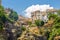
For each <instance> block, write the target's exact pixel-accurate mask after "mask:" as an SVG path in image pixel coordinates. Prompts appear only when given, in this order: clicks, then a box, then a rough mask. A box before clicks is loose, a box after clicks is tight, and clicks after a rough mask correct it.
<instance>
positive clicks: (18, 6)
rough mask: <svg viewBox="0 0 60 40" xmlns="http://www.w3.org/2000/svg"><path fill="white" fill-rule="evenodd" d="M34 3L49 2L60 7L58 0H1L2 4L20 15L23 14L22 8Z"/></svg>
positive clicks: (57, 7) (55, 6)
mask: <svg viewBox="0 0 60 40" xmlns="http://www.w3.org/2000/svg"><path fill="white" fill-rule="evenodd" d="M36 4H39V5H43V4H49V5H50V6H52V7H54V8H55V9H60V0H2V5H3V6H4V7H5V8H11V9H13V10H15V11H16V12H17V13H18V14H20V15H24V10H25V9H26V8H27V7H29V6H31V5H36Z"/></svg>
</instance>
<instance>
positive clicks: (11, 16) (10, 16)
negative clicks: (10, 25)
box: [9, 10, 18, 21]
mask: <svg viewBox="0 0 60 40" xmlns="http://www.w3.org/2000/svg"><path fill="white" fill-rule="evenodd" d="M9 18H10V19H11V20H14V21H17V19H18V14H17V12H15V11H13V10H11V13H10V14H9Z"/></svg>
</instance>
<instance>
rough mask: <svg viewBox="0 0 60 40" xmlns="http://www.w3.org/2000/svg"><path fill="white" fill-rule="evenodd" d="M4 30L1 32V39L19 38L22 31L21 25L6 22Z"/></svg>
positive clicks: (14, 39)
mask: <svg viewBox="0 0 60 40" xmlns="http://www.w3.org/2000/svg"><path fill="white" fill-rule="evenodd" d="M3 30H4V31H2V32H0V38H2V39H1V40H17V37H19V36H18V35H20V34H21V33H22V30H21V29H20V27H17V26H14V24H12V23H9V22H6V23H5V27H4V28H3Z"/></svg>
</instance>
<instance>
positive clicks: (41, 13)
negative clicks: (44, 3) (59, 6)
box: [31, 9, 56, 22]
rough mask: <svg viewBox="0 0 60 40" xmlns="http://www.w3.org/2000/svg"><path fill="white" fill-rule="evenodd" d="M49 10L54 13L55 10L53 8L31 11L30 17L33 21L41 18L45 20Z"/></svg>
mask: <svg viewBox="0 0 60 40" xmlns="http://www.w3.org/2000/svg"><path fill="white" fill-rule="evenodd" d="M49 12H51V13H53V14H56V10H54V9H48V10H47V11H39V10H37V11H34V12H31V19H32V21H33V22H34V21H35V20H43V21H44V22H47V21H48V13H49Z"/></svg>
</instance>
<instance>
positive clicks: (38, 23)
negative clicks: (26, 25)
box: [35, 20, 44, 26]
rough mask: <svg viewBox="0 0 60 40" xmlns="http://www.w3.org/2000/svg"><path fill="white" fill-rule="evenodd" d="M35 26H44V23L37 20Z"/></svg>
mask: <svg viewBox="0 0 60 40" xmlns="http://www.w3.org/2000/svg"><path fill="white" fill-rule="evenodd" d="M35 24H36V25H37V26H43V25H44V22H43V21H41V20H35Z"/></svg>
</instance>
